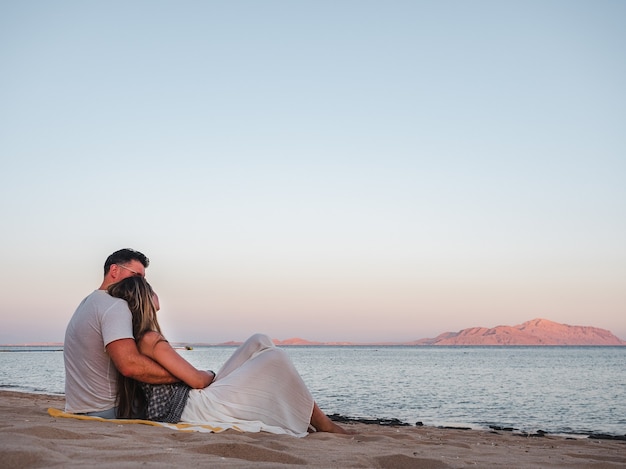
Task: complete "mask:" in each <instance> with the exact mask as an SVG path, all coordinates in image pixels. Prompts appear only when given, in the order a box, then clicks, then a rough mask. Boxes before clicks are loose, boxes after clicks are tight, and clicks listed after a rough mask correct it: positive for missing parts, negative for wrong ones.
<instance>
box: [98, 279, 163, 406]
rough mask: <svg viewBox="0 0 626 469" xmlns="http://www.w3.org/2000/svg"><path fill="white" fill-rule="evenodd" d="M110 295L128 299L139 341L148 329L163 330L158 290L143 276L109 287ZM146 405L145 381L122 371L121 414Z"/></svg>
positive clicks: (120, 389)
mask: <svg viewBox="0 0 626 469" xmlns="http://www.w3.org/2000/svg"><path fill="white" fill-rule="evenodd" d="M108 292H109V295H111V296H114V297H116V298H121V299H123V300H126V303H128V308H129V309H130V312H131V314H132V318H133V336H134V337H135V342H136V343H139V341H140V340H141V338H142V337H143V336H144V334H145V333H146V332H149V331H155V332H158V333H159V334H160V333H161V327H160V326H159V322H158V320H157V317H156V312H157V308H156V306H155V303H154V290H152V287H151V286H150V284H149V283H148V282H146V279H144V278H143V277H138V276H136V277H128V278H125V279H123V280H121V281H120V282H118V283H115V284H113V285H111V286H110V287H109V288H108ZM144 407H145V396H144V394H143V391H142V389H141V384H140V383H139V382H138V381H136V380H134V379H132V378H127V377H126V376H124V375H122V374H121V373H118V379H117V417H118V418H133V417H134V416H136V414H137V409H143V408H144Z"/></svg>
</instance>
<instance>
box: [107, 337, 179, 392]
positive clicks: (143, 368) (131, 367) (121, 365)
mask: <svg viewBox="0 0 626 469" xmlns="http://www.w3.org/2000/svg"><path fill="white" fill-rule="evenodd" d="M106 351H107V353H108V354H109V356H110V357H111V360H113V364H114V365H115V367H116V368H117V369H118V371H119V372H120V373H121V374H122V375H124V376H126V377H127V378H133V379H136V380H137V381H141V382H144V383H150V384H167V383H176V382H178V381H180V380H179V379H178V378H176V377H175V376H173V375H172V374H171V373H170V372H169V371H167V370H166V369H165V368H163V367H162V366H161V365H159V364H158V363H157V362H155V361H154V360H152V359H150V358H148V357H146V356H145V355H142V354H141V353H140V352H139V350H138V349H137V344H136V343H135V341H134V340H133V339H120V340H115V341H113V342H111V343H110V344H109V345H107V347H106Z"/></svg>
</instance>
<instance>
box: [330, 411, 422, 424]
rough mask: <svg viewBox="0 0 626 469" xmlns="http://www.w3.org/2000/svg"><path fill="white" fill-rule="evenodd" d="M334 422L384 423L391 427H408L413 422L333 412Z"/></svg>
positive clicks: (331, 417) (331, 416)
mask: <svg viewBox="0 0 626 469" xmlns="http://www.w3.org/2000/svg"><path fill="white" fill-rule="evenodd" d="M328 417H329V418H330V419H331V420H332V421H333V422H339V423H365V424H368V425H384V426H389V427H408V426H410V425H411V424H410V423H407V422H403V421H402V420H399V419H395V418H393V419H364V418H356V417H346V416H345V415H341V414H332V415H329V416H328Z"/></svg>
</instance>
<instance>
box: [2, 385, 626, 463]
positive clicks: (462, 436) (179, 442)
mask: <svg viewBox="0 0 626 469" xmlns="http://www.w3.org/2000/svg"><path fill="white" fill-rule="evenodd" d="M63 406H64V398H63V397H61V396H49V395H41V394H26V393H17V392H11V391H0V412H1V415H2V423H0V467H2V468H35V467H64V468H65V467H90V466H96V465H97V466H100V467H115V468H118V469H122V468H130V467H133V468H134V467H172V466H181V467H194V466H219V467H232V468H248V467H255V468H256V467H276V468H285V467H316V468H394V469H402V468H433V469H436V468H458V467H507V468H508V467H515V468H524V467H533V468H536V467H541V468H596V469H600V468H615V467H624V466H626V441H616V440H592V439H588V438H583V439H570V438H565V437H561V436H551V435H546V436H543V437H528V436H521V435H518V434H515V433H512V432H503V431H498V432H490V431H481V430H456V429H445V428H436V427H425V426H424V427H414V426H411V427H406V426H404V427H389V426H381V425H366V424H362V423H357V424H344V426H345V427H346V428H348V429H351V430H355V431H357V432H358V434H355V435H336V434H327V433H314V434H310V435H309V436H307V437H305V438H294V437H289V436H284V435H273V434H269V433H239V432H235V431H232V430H231V431H226V432H223V433H218V434H215V433H198V432H191V433H187V432H182V431H177V430H170V429H166V428H160V427H154V426H149V425H141V424H119V423H112V422H99V421H91V420H87V421H86V420H76V419H73V418H53V417H51V416H50V415H49V414H48V412H47V410H48V408H50V407H53V408H57V409H61V410H62V409H63Z"/></svg>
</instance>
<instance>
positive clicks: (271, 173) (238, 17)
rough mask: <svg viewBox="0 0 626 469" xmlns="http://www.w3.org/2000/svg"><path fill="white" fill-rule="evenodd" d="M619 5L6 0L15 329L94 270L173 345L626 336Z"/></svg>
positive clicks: (5, 324)
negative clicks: (544, 323) (467, 333)
mask: <svg viewBox="0 0 626 469" xmlns="http://www.w3.org/2000/svg"><path fill="white" fill-rule="evenodd" d="M625 20H626V2H623V1H606V0H593V1H591V0H589V1H574V0H563V1H555V0H540V1H532V0H529V1H505V2H502V1H495V0H494V1H480V0H478V1H471V2H468V1H361V0H359V1H342V0H339V1H323V0H316V1H296V2H294V1H262V2H260V1H233V2H215V1H184V0H183V1H176V2H174V1H168V2H165V1H152V0H150V1H130V2H128V1H107V2H84V1H63V0H60V1H55V2H49V1H28V2H17V1H7V0H3V1H1V3H0V67H1V73H0V156H1V160H0V161H1V170H0V195H1V197H2V199H1V200H2V203H1V205H0V223H1V227H2V228H1V230H0V292H1V300H0V343H23V342H34V341H62V340H63V335H64V331H65V326H66V324H67V322H68V320H69V318H70V316H71V314H72V313H73V311H74V309H75V307H76V306H77V304H78V303H79V302H80V300H81V299H82V298H83V297H85V296H86V295H87V294H88V293H90V292H91V291H92V290H93V289H95V288H97V287H98V285H99V284H100V281H101V279H102V266H103V264H104V260H105V258H106V257H107V256H108V255H109V254H110V253H111V252H113V251H115V250H117V249H119V248H122V247H132V248H135V249H138V250H140V251H142V252H144V253H145V254H146V255H148V256H149V257H150V259H151V261H152V263H151V266H150V267H149V269H148V279H149V280H150V282H151V283H152V285H153V286H154V287H155V289H156V290H157V291H158V292H159V294H160V297H161V304H162V311H161V313H160V315H161V316H160V317H161V321H162V325H163V327H164V329H165V333H166V335H167V336H168V338H169V339H170V340H173V341H206V342H221V341H227V340H231V339H232V340H241V339H245V338H246V337H247V336H248V335H250V334H251V333H253V332H257V331H258V332H265V333H267V334H269V335H271V336H273V337H276V338H279V339H286V338H290V337H304V338H307V339H311V340H322V341H333V340H348V341H379V340H380V341H383V340H385V341H387V340H389V341H404V340H413V339H418V338H424V337H433V336H435V335H437V334H439V333H441V332H444V331H458V330H460V329H463V328H466V327H471V326H485V327H493V326H497V325H502V324H508V325H515V324H519V323H522V322H524V321H527V320H530V319H533V318H537V317H542V318H547V319H550V320H553V321H556V322H562V323H566V324H577V325H590V326H596V327H602V328H605V329H609V330H611V331H612V332H613V333H615V334H616V335H618V336H619V337H621V338H624V339H626V53H625V47H626V28H624V22H625Z"/></svg>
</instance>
